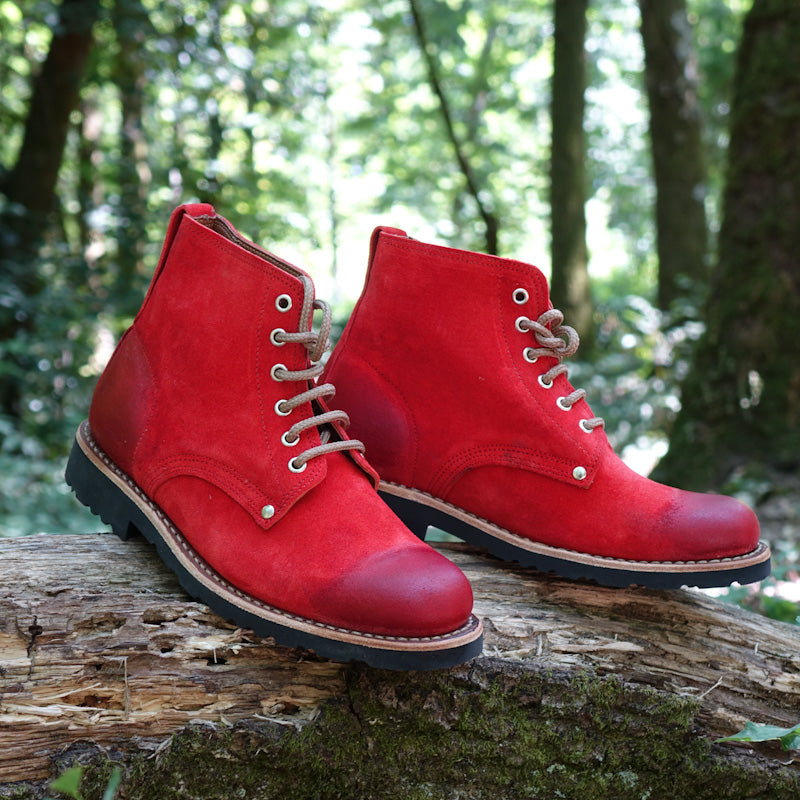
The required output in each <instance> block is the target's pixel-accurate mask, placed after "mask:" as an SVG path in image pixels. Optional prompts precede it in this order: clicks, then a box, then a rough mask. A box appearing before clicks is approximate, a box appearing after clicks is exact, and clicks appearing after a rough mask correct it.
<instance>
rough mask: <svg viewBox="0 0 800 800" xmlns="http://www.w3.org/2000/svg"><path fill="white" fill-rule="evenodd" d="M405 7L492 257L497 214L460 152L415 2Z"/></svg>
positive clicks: (458, 139)
mask: <svg viewBox="0 0 800 800" xmlns="http://www.w3.org/2000/svg"><path fill="white" fill-rule="evenodd" d="M409 8H410V10H411V16H412V18H413V20H414V31H415V33H416V36H417V41H418V42H419V49H420V51H421V53H422V57H423V59H424V61H425V65H426V67H427V70H428V79H429V80H430V84H431V89H432V90H433V93H434V94H435V95H436V98H437V100H438V101H439V108H440V110H441V112H442V119H443V121H444V125H445V129H446V130H447V138H448V139H449V140H450V144H451V145H452V146H453V150H454V152H455V156H456V161H457V162H458V167H459V169H460V170H461V174H462V176H463V177H464V181H465V183H466V185H467V191H468V193H469V195H470V197H471V198H472V199H473V200H474V201H475V204H476V206H477V207H478V214H479V215H480V217H481V219H482V220H483V224H484V226H485V236H486V252H487V253H491V254H493V255H496V254H497V248H498V236H499V232H500V221H499V220H498V218H497V215H496V214H495V213H494V212H493V211H492V209H491V208H490V206H489V205H488V204H487V202H486V200H485V199H484V197H482V193H481V190H480V186H478V181H477V178H476V176H475V172H474V170H473V168H472V164H471V163H470V161H469V158H468V157H467V154H466V152H465V150H464V143H463V142H462V141H461V139H460V138H459V136H458V134H457V133H456V130H455V125H454V124H453V115H452V112H451V110H450V103H449V102H448V100H447V96H446V95H445V93H444V88H443V87H442V83H441V80H440V79H439V72H438V70H437V69H436V60H435V59H434V57H433V53H432V52H431V46H430V42H429V40H428V34H427V31H426V29H425V21H424V19H423V16H422V11H421V9H420V7H419V3H418V2H417V0H409ZM492 36H493V33H492V32H491V28H490V31H489V33H488V37H489V38H491V37H492Z"/></svg>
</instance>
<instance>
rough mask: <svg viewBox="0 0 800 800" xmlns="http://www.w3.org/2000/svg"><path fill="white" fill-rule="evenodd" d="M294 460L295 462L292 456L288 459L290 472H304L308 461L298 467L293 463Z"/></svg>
mask: <svg viewBox="0 0 800 800" xmlns="http://www.w3.org/2000/svg"><path fill="white" fill-rule="evenodd" d="M294 462H295V459H294V458H290V459H289V470H290V471H291V472H305V471H306V467H307V466H308V462H307V461H306V462H305V463H304V464H303V465H302V466H300V467H296V466H295V465H294Z"/></svg>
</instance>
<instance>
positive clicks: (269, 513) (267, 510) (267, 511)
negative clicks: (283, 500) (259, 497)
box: [261, 505, 275, 519]
mask: <svg viewBox="0 0 800 800" xmlns="http://www.w3.org/2000/svg"><path fill="white" fill-rule="evenodd" d="M261 516H262V517H264V519H272V517H274V516H275V506H270V505H266V506H264V508H262V509H261Z"/></svg>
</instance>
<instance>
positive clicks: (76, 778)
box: [50, 767, 83, 800]
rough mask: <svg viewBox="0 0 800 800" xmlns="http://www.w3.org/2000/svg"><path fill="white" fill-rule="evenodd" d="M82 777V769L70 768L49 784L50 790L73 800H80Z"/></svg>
mask: <svg viewBox="0 0 800 800" xmlns="http://www.w3.org/2000/svg"><path fill="white" fill-rule="evenodd" d="M82 777H83V767H71V768H70V769H68V770H67V771H66V772H64V773H63V774H62V775H59V776H58V777H57V778H56V779H55V780H54V781H53V782H52V783H51V784H50V789H52V790H53V791H54V792H61V794H66V795H69V796H70V797H72V798H73V799H74V800H82V797H81V793H80V785H81V778H82Z"/></svg>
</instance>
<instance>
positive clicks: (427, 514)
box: [380, 484, 771, 589]
mask: <svg viewBox="0 0 800 800" xmlns="http://www.w3.org/2000/svg"><path fill="white" fill-rule="evenodd" d="M397 491H401V492H403V493H407V494H414V495H416V496H417V497H418V498H420V499H413V498H412V497H405V496H402V495H401V494H397V493H396V492H397ZM380 495H381V497H382V498H383V500H384V501H385V502H386V503H387V505H388V506H389V507H390V508H391V509H392V510H393V511H394V513H395V514H397V516H398V517H400V519H401V520H402V521H403V522H404V523H405V525H406V526H407V527H408V528H410V529H411V530H412V531H413V532H414V533H415V534H416V535H417V536H419V537H420V538H421V539H423V540H424V539H425V535H426V532H427V530H428V528H429V527H435V528H439V529H440V530H443V531H446V532H447V533H450V534H452V535H453V536H457V537H458V538H459V539H463V540H464V541H465V542H468V543H469V544H473V545H476V546H478V547H483V548H486V550H488V551H489V552H490V553H491V554H492V555H494V556H497V557H498V558H501V559H503V560H504V561H513V562H515V563H518V564H520V566H523V567H534V568H535V569H537V570H539V571H540V572H552V573H555V574H556V575H559V576H561V577H563V578H571V579H585V580H589V581H594V582H596V583H598V584H600V585H601V586H610V587H616V588H627V587H630V586H642V587H646V588H649V589H679V588H681V587H683V586H697V587H698V588H711V587H720V586H729V585H730V584H731V583H734V582H738V583H741V584H746V583H755V582H757V581H760V580H763V579H764V578H766V577H767V576H768V575H769V574H770V569H771V565H770V556H769V548H768V547H767V546H766V544H763V543H762V544H761V545H759V549H758V550H756V551H754V553H753V554H747V556H743V557H742V558H741V561H742V562H744V563H740V564H739V565H738V566H737V565H736V561H737V559H723V560H720V561H719V562H703V561H697V562H680V563H677V562H676V563H671V562H658V563H655V564H651V563H649V562H629V561H623V560H621V559H611V558H607V559H606V558H599V557H593V556H586V555H585V554H582V553H572V552H571V551H567V550H562V551H560V552H561V553H563V554H564V556H563V557H560V556H557V555H549V554H547V553H541V552H535V551H533V550H531V549H528V548H529V547H536V546H537V545H536V544H535V543H532V542H528V541H527V540H525V539H523V538H522V537H517V536H514V535H513V534H509V533H508V532H507V531H504V530H502V529H498V528H495V530H496V531H497V533H499V534H501V535H504V536H505V537H506V539H518V540H519V542H520V544H519V545H517V544H514V543H513V542H510V541H506V540H505V539H503V538H498V535H495V534H493V533H492V531H491V528H493V527H494V526H492V525H491V524H489V523H485V522H484V521H483V520H478V519H477V518H474V519H475V521H476V523H478V524H481V523H484V527H486V528H489V529H490V530H484V529H482V528H480V527H477V525H473V524H470V523H469V522H467V521H466V520H465V519H463V518H462V517H468V516H469V515H468V514H467V513H466V512H461V513H460V516H455V515H454V514H450V513H447V511H445V510H444V509H443V508H441V506H445V505H446V504H445V503H443V502H442V501H438V500H436V498H433V497H429V496H427V495H424V494H423V493H421V492H415V490H409V489H407V488H406V487H399V486H395V485H394V484H381V491H380ZM429 503H435V504H436V505H438V506H440V507H435V506H434V505H431V504H429ZM451 508H452V507H451ZM453 511H454V512H456V513H458V512H460V509H455V508H453ZM526 544H527V545H528V546H527V547H526ZM541 549H547V550H551V551H554V550H557V548H546V547H541ZM570 556H572V557H570ZM748 556H749V558H748ZM586 561H594V562H602V563H595V564H592V563H586ZM727 562H730V567H726V566H724V564H726V563H727ZM750 562H752V563H750Z"/></svg>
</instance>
